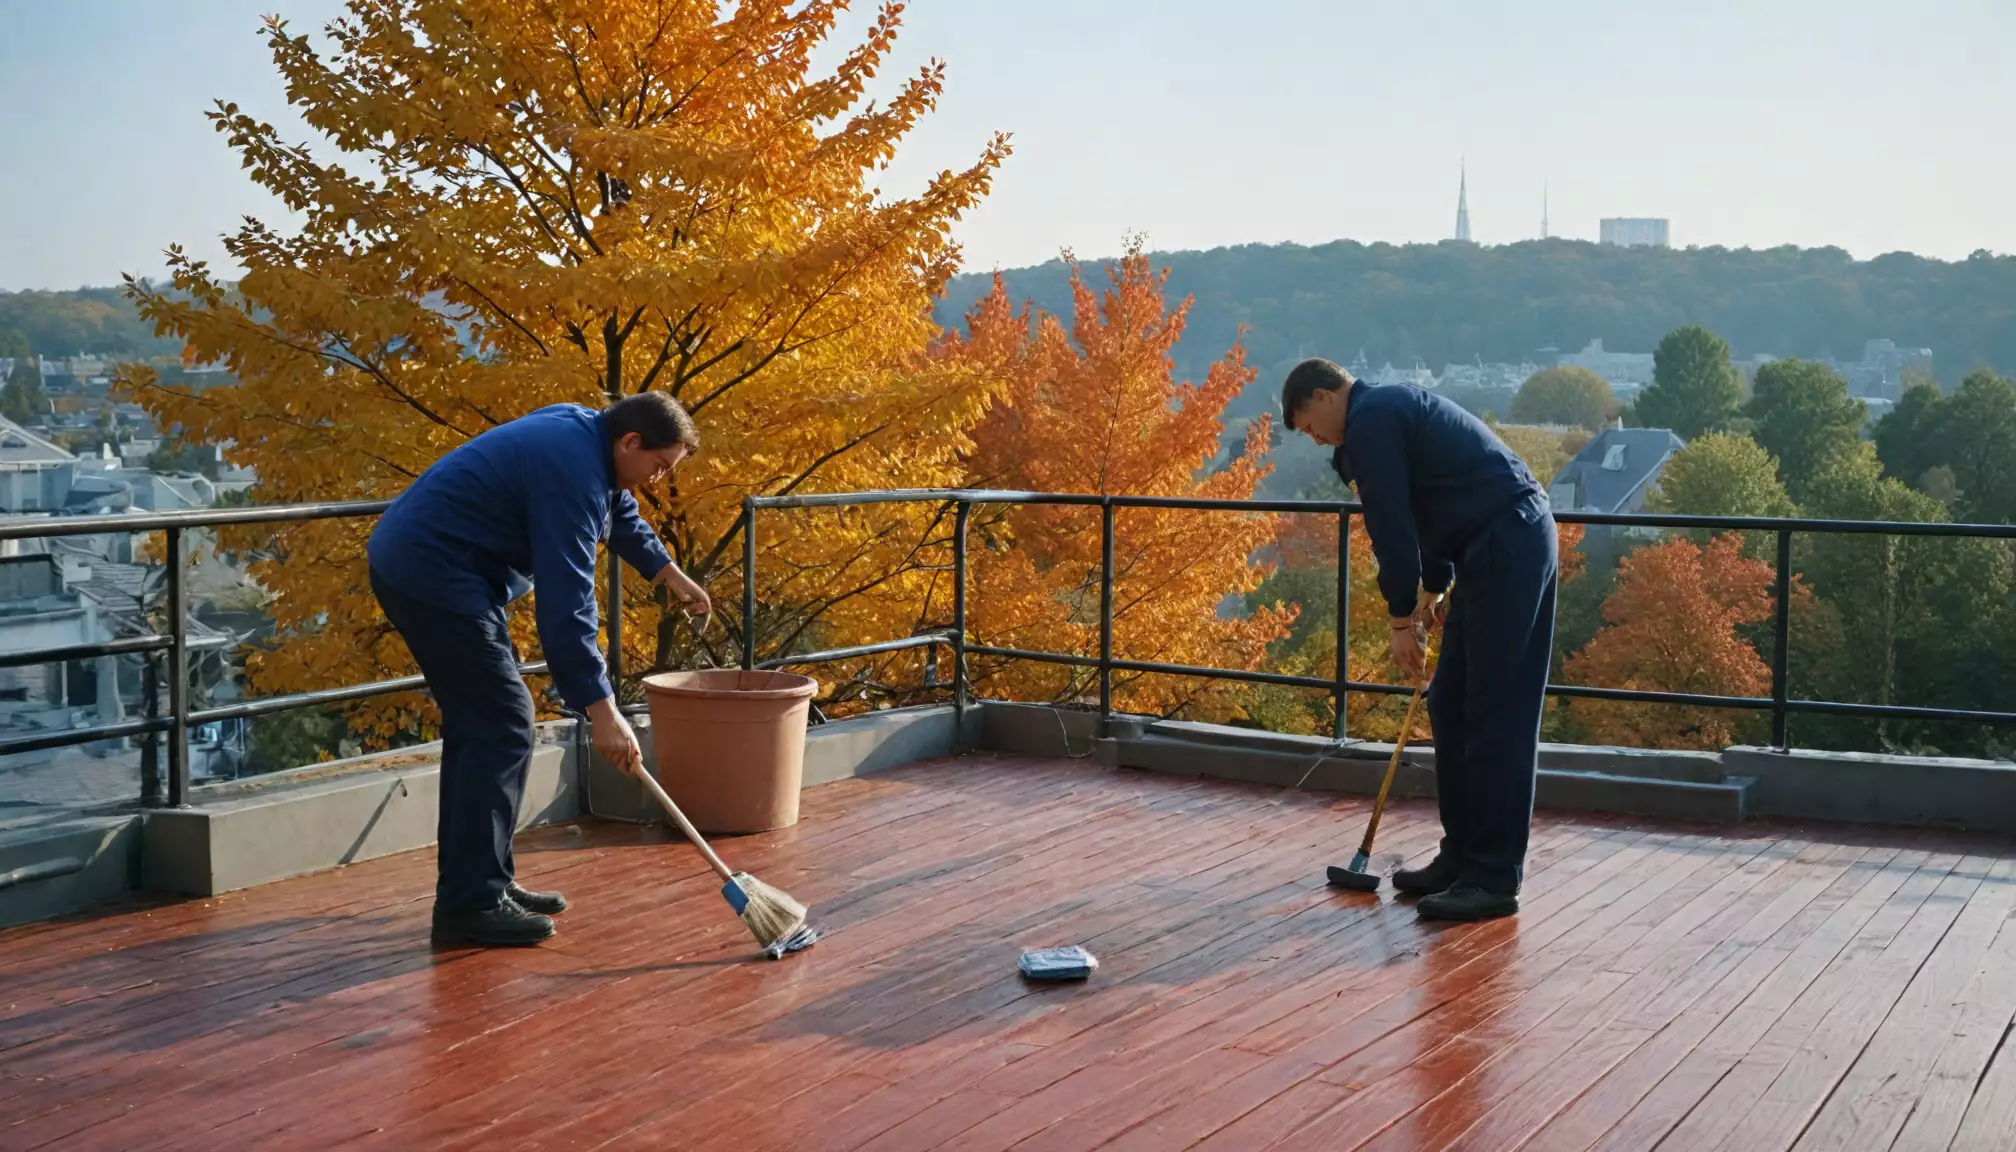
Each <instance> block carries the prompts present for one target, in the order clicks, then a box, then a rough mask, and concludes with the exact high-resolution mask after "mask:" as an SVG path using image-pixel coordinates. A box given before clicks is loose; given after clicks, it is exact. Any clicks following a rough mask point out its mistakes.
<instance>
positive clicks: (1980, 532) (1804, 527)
mask: <svg viewBox="0 0 2016 1152" xmlns="http://www.w3.org/2000/svg"><path fill="white" fill-rule="evenodd" d="M929 501H953V502H956V503H965V504H1070V505H1079V506H1085V507H1099V506H1102V505H1106V504H1111V505H1112V506H1113V507H1115V508H1185V509H1194V510H1198V511H1229V512H1310V513H1327V514H1330V515H1335V514H1337V513H1339V512H1350V513H1354V514H1355V513H1361V512H1363V511H1364V508H1363V506H1362V505H1360V504H1359V503H1358V502H1356V501H1352V500H1215V499H1201V498H1191V497H1185V496H1096V495H1089V494H1083V493H1062V492H1019V491H1007V490H1002V491H996V490H993V489H967V488H909V489H897V490H890V491H881V492H828V493H816V494H811V495H804V496H756V497H753V498H751V503H753V504H755V506H756V507H758V508H843V507H852V506H855V505H864V504H898V503H915V502H929ZM1554 518H1555V519H1556V520H1558V521H1560V522H1561V523H1564V524H1601V525H1621V526H1626V527H1629V526H1638V527H1647V528H1706V529H1724V530H1738V531H1755V532H1776V531H1779V530H1781V529H1782V530H1785V531H1790V532H1814V533H1860V534H1869V535H1886V536H1956V537H1957V536H1968V537H1986V538H1989V539H2000V540H2016V524H1943V523H1927V522H1919V521H1891V520H1822V519H1811V520H1809V519H1802V518H1799V517H1796V516H1686V515H1680V514H1677V513H1676V514H1667V513H1650V512H1574V511H1566V510H1560V511H1556V512H1555V513H1554Z"/></svg>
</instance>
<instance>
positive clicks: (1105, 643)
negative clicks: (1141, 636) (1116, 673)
mask: <svg viewBox="0 0 2016 1152" xmlns="http://www.w3.org/2000/svg"><path fill="white" fill-rule="evenodd" d="M1112 716H1113V498H1112V497H1111V496H1105V497H1101V498H1100V501H1099V723H1100V733H1101V734H1102V735H1103V734H1104V733H1105V724H1106V721H1107V720H1110V719H1111V718H1112Z"/></svg>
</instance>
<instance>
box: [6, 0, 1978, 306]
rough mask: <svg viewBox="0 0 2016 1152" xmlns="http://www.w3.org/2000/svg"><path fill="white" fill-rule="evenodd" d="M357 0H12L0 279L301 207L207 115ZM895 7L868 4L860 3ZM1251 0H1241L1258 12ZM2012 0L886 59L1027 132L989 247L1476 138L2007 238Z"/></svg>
mask: <svg viewBox="0 0 2016 1152" xmlns="http://www.w3.org/2000/svg"><path fill="white" fill-rule="evenodd" d="M338 7H339V4H338V3H337V2H336V0H60V2H54V0H0V108H5V109H6V110H7V111H6V114H5V115H4V116H0V157H4V158H5V159H4V161H0V288H4V289H18V288H29V287H37V288H41V287H72V286H76V285H78V284H86V283H89V284H104V283H110V282H113V281H114V280H116V278H117V276H118V274H119V273H120V272H122V271H135V272H140V273H143V274H146V273H152V272H154V271H156V270H157V269H158V268H159V267H160V259H159V253H160V250H161V249H162V248H163V247H164V246H165V245H166V244H168V243H169V242H171V241H180V242H181V243H183V244H185V245H187V246H188V247H189V248H191V249H192V250H193V251H195V252H196V253H198V254H199V255H203V256H206V257H211V258H220V257H221V252H222V249H221V247H220V246H219V245H218V243H217V239H216V238H217V236H218V234H219V233H221V232H223V231H225V230H227V229H230V228H232V227H233V226H234V225H235V223H236V221H237V219H238V217H239V216H240V215H243V214H245V213H253V214H256V215H260V216H262V217H265V218H268V219H272V220H279V219H282V218H284V213H283V212H282V211H281V210H280V209H279V208H278V206H277V205H275V204H274V203H273V202H272V201H270V200H269V199H267V198H266V197H265V196H264V195H262V194H261V193H259V192H258V191H257V190H256V189H254V188H253V186H252V185H251V184H250V182H249V181H247V180H246V179H245V178H244V176H243V175H242V174H241V173H240V171H239V169H238V165H237V161H236V159H235V157H233V156H232V155H231V154H230V153H229V152H228V151H227V150H226V149H225V147H224V145H223V142H222V140H221V139H220V138H218V137H217V136H215V135H214V134H213V133H212V132H211V131H210V129H209V126H208V124H207V123H206V122H205V121H204V120H203V117H202V113H203V111H204V109H205V108H206V107H208V105H209V101H210V100H211V99H212V98H213V97H223V98H226V99H232V100H236V101H238V102H239V103H241V104H243V105H244V106H246V107H247V109H248V110H251V111H254V112H256V113H258V114H260V115H262V116H266V117H268V118H273V119H276V120H278V121H279V122H282V123H285V122H286V119H285V117H286V109H285V106H284V103H283V101H282V99H281V96H280V88H279V84H278V82H277V80H276V79H275V78H274V76H273V73H272V69H271V65H270V62H269V61H268V60H267V58H266V55H265V51H264V48H263V45H262V42H261V40H260V38H259V35H258V16H259V14H260V13H262V12H265V11H274V10H277V11H279V12H280V13H281V14H283V15H285V16H287V17H288V18H289V19H290V20H292V21H293V22H294V23H295V24H296V26H297V27H298V28H301V29H302V30H309V29H313V28H319V27H320V25H321V23H322V22H323V21H324V20H325V19H326V18H327V17H328V16H329V15H330V14H331V13H332V12H333V11H335V10H337V8H338ZM871 13H872V9H869V8H863V9H862V10H860V11H859V12H857V13H856V15H855V17H854V19H853V22H852V24H850V25H849V26H847V27H845V28H843V32H851V31H853V30H855V29H856V28H858V27H859V26H860V25H861V24H862V23H864V22H865V21H866V20H867V18H868V17H869V15H871ZM1235 13H1236V14H1235ZM2012 53H2016V3H2011V2H2010V0H1524V2H1514V0H1473V2H1456V0H1442V2H1433V0H1424V2H1420V3H1395V2H1393V0H1380V2H1377V3H1372V2H1362V0H1238V2H1234V0H1220V2H1215V3H1205V2H1202V0H915V2H914V3H913V4H912V6H911V8H910V10H909V13H908V15H907V23H906V30H905V33H904V35H903V37H902V41H901V43H900V44H899V48H898V60H897V61H896V67H895V68H894V69H893V70H892V71H894V72H899V73H907V72H909V71H911V70H912V69H914V68H915V67H916V66H917V65H918V64H920V63H922V61H923V60H924V59H926V58H927V57H931V56H937V57H940V58H943V59H944V60H946V61H947V62H948V64H949V65H950V79H949V86H948V91H947V93H946V97H945V99H944V102H943V104H942V105H941V109H940V112H939V113H938V115H937V116H935V117H934V118H932V119H931V120H930V121H928V122H927V123H926V124H925V125H924V127H922V128H921V129H920V130H919V132H918V134H917V135H916V137H915V138H914V139H913V141H912V143H911V144H910V146H909V150H908V151H907V152H906V153H905V154H904V155H903V156H902V157H901V158H899V160H898V162H897V167H896V171H895V172H893V173H891V174H890V177H889V179H888V180H886V181H885V182H884V185H885V187H889V188H892V189H895V188H904V187H908V186H911V185H914V184H915V183H916V182H917V181H920V180H922V179H923V178H924V177H925V176H926V175H927V174H928V173H930V172H933V171H936V170H939V169H941V168H945V167H949V166H953V165H956V164H960V163H963V162H965V161H966V160H968V159H969V158H970V157H971V156H972V155H973V154H975V153H976V152H977V151H978V149H979V147H980V145H981V143H982V141H983V140H984V139H985V138H986V134H987V133H988V132H989V131H990V130H992V129H996V128H1000V129H1005V130H1009V131H1012V132H1013V133H1014V134H1015V142H1016V143H1015V146H1016V155H1015V156H1014V158H1013V159H1012V160H1010V161H1009V164H1008V166H1007V168H1006V169H1005V170H1004V171H1003V173H1002V175H1001V177H1000V180H999V182H998V184H997V186H996V191H995V193H994V196H993V197H992V198H991V199H990V200H989V201H988V203H987V204H986V205H985V206H984V207H983V208H982V209H981V210H980V211H978V212H977V213H975V214H974V215H973V216H972V217H971V218H970V220H969V221H968V222H967V224H966V225H965V227H964V229H963V230H962V233H961V238H962V239H963V240H964V241H965V243H966V245H967V254H968V266H969V267H970V268H973V269H976V270H985V269H988V268H992V267H995V266H1001V267H1014V266H1017V265H1022V264H1028V263H1034V262H1038V261H1041V260H1044V259H1047V258H1049V257H1050V256H1053V255H1055V254H1056V252H1057V250H1058V249H1059V248H1061V247H1066V246H1069V247H1072V248H1074V249H1076V250H1077V251H1078V252H1079V253H1080V254H1081V255H1084V256H1099V255H1104V254H1108V253H1110V252H1112V251H1114V250H1115V249H1117V247H1118V246H1119V244H1120V241H1121V237H1122V235H1123V233H1125V232H1127V231H1129V230H1140V231H1144V232H1146V233H1147V234H1148V237H1149V241H1150V243H1151V244H1152V245H1154V246H1155V247H1158V248H1203V247H1215V246H1218V245H1223V244H1236V243H1242V242H1249V241H1280V240H1295V241H1301V242H1305V243H1318V242H1322V241H1326V240H1332V239H1337V238H1340V237H1349V238H1353V239H1360V240H1389V241H1396V242H1403V241H1425V240H1435V239H1440V238H1443V237H1445V236H1447V235H1448V234H1449V232H1450V229H1451V227H1452V225H1453V221H1454V216H1455V200H1456V174H1457V166H1458V164H1459V161H1460V160H1461V159H1462V158H1464V157H1466V156H1467V158H1468V164H1469V173H1470V211H1471V219H1472V222H1473V231H1474V233H1475V237H1476V239H1478V240H1479V241H1482V242H1484V243H1487V244H1488V243H1498V242H1507V241H1512V240H1519V239H1524V238H1527V237H1531V236H1534V235H1536V234H1537V233H1538V231H1539V224H1540V201H1541V189H1542V185H1543V183H1545V184H1548V185H1550V186H1551V189H1552V216H1553V229H1554V232H1555V234H1557V235H1563V236H1571V237H1586V238H1592V239H1593V238H1594V237H1595V234H1596V230H1597V221H1598V219H1599V218H1600V217H1603V216H1612V215H1663V216H1668V217H1670V218H1671V219H1672V222H1673V224H1672V228H1673V240H1674V243H1676V244H1683V245H1684V244H1703V245H1707V244H1722V245H1728V246H1732V247H1734V246H1752V247H1768V246H1771V245H1776V244H1784V243H1791V244H1801V245H1819V244H1833V245H1839V246H1841V247H1844V248H1846V249H1848V250H1849V251H1850V252H1853V253H1854V254H1855V255H1857V256H1860V257H1867V256H1873V255H1877V254H1879V253H1882V252H1887V251H1893V250H1899V249H1904V250H1909V251H1915V252H1920V253H1924V254H1927V255H1933V256H1940V257H1946V258H1957V257H1961V256H1964V255H1966V254H1967V253H1968V252H1970V251H1972V250H1974V249H1976V248H1988V249H1991V250H1994V251H1999V252H2012V251H2016V202H2012V200H2011V198H2010V189H2011V188H2016V131H2012V130H2016V97H2012V96H2011V93H2010V88H2009V85H2008V81H2007V79H2006V75H2005V74H2004V72H2003V65H2004V63H2005V62H2006V60H2007V59H2009V58H2010V56H2011V55H2012Z"/></svg>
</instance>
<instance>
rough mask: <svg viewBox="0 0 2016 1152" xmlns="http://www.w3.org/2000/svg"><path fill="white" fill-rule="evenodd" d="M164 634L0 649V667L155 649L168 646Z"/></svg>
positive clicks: (118, 654) (160, 649)
mask: <svg viewBox="0 0 2016 1152" xmlns="http://www.w3.org/2000/svg"><path fill="white" fill-rule="evenodd" d="M174 644H175V641H174V639H172V638H171V637H167V636H129V637H126V638H124V639H120V640H101V641H99V642H97V643H95V644H66V645H63V646H62V647H60V648H32V649H29V650H27V651H25V652H5V653H0V668H25V667H27V666H29V665H31V664H55V663H57V662H59V661H64V660H90V659H95V658H97V657H100V656H124V655H127V654H129V653H134V652H159V651H162V650H163V649H166V648H171V647H173V646H174Z"/></svg>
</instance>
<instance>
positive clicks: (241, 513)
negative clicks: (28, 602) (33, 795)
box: [0, 501, 546, 807]
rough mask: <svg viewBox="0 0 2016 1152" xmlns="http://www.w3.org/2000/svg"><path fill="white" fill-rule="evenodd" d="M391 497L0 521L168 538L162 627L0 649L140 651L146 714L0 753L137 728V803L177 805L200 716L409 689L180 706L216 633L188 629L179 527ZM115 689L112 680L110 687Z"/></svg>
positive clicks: (365, 504)
mask: <svg viewBox="0 0 2016 1152" xmlns="http://www.w3.org/2000/svg"><path fill="white" fill-rule="evenodd" d="M388 507H390V504H389V502H387V501H352V502H348V503H329V504H278V505H268V506H264V507H261V506H256V505H255V506H251V507H245V508H211V509H202V510H197V511H186V512H154V513H147V514H141V515H132V516H80V517H74V518H73V517H48V518H36V519H19V520H13V521H8V522H0V541H8V540H45V539H54V538H58V537H74V536H110V535H119V534H133V533H150V532H161V533H164V534H165V536H166V541H167V546H166V548H165V549H164V550H163V556H162V563H163V565H164V566H165V567H166V569H167V589H166V592H165V595H164V597H163V601H164V602H163V604H162V615H163V616H164V617H165V619H166V622H167V625H168V632H167V634H166V635H159V634H149V635H145V636H127V637H121V638H119V639H116V640H106V641H101V642H99V643H95V644H68V645H64V646H62V647H58V648H40V649H35V650H32V651H25V652H9V653H6V654H5V655H0V668H21V667H27V666H30V665H35V664H52V663H57V662H61V661H70V660H89V659H96V658H99V657H104V656H124V655H132V654H139V655H142V656H145V657H146V659H147V662H148V663H147V679H148V688H149V690H148V692H147V693H146V695H147V704H146V707H147V710H148V713H149V715H147V716H144V717H141V718H140V719H136V720H123V721H120V722H119V723H116V724H99V725H95V726H92V727H86V728H68V729H62V730H58V731H52V732H46V733H41V734H38V735H33V736H17V737H14V738H12V739H7V740H0V756H10V755H16V754H19V753H25V752H42V751H47V750H49V749H52V748H66V747H75V746H77V745H81V744H95V743H97V742H99V741H101V740H120V739H128V738H132V737H140V738H142V739H144V740H145V741H146V744H145V745H144V746H143V748H142V750H141V770H140V776H141V790H140V791H141V796H140V798H141V802H142V803H146V804H161V803H165V804H167V805H168V806H169V807H183V806H185V805H187V804H188V802H189V729H190V728H191V727H197V726H201V725H204V724H214V723H217V722H219V721H222V720H244V719H250V718H252V717H255V716H266V715H270V714H272V713H275V712H285V711H287V710H289V709H292V708H312V707H318V706H321V705H327V704H342V703H346V702H348V701H351V700H363V699H367V698H369V697H372V696H384V695H388V694H390V693H394V692H411V691H415V690H421V689H425V688H426V686H427V682H426V680H425V679H424V678H422V677H419V676H404V677H400V678H398V679H393V680H378V681H374V682H372V683H368V684H353V685H350V686H347V687H342V688H324V689H319V690H316V691H313V692H294V693H289V694H288V695H285V696H262V697H260V698H258V699H256V700H245V701H241V702H239V703H236V704H227V705H222V706H220V707H215V708H199V709H194V710H192V709H191V708H190V707H189V653H190V652H192V651H196V650H198V649H201V648H203V647H215V646H218V645H219V644H220V643H223V642H222V641H211V642H209V643H207V644H206V643H205V642H204V641H201V640H197V641H192V640H191V639H190V638H189V595H188V587H187V580H186V577H187V572H188V567H189V552H188V536H187V533H188V532H190V531H191V530H194V529H202V528H223V527H233V526H241V525H255V524H298V523H301V522H303V521H308V520H341V519H351V518H357V517H365V516H376V515H378V514H379V513H381V512H383V511H384V510H385V509H386V508H388ZM157 661H165V662H166V664H167V670H166V677H167V681H168V710H167V713H166V714H165V715H155V714H154V713H155V712H156V711H157V710H158V705H157V704H156V703H155V699H154V696H155V693H154V691H153V689H154V683H155V681H156V680H157V679H158V676H159V673H158V672H157ZM545 670H546V665H545V664H544V663H543V662H540V663H533V664H524V665H520V671H521V672H523V673H524V674H526V675H537V674H539V673H542V672H544V671H545ZM115 691H116V689H115ZM163 734H165V735H166V736H167V738H168V739H167V744H168V771H167V773H166V780H165V784H166V796H165V797H164V796H163V795H162V784H163V783H164V781H163V780H162V778H161V773H160V772H159V769H158V767H157V764H158V761H157V757H156V741H157V740H158V739H159V738H160V737H161V736H162V735H163Z"/></svg>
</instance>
